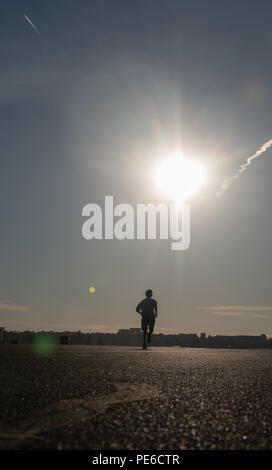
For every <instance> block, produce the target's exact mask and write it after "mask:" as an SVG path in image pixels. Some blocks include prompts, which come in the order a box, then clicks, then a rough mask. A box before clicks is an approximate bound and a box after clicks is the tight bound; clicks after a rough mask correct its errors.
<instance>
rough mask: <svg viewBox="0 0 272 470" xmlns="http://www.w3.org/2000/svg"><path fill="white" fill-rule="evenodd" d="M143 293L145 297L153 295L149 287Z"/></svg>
mask: <svg viewBox="0 0 272 470" xmlns="http://www.w3.org/2000/svg"><path fill="white" fill-rule="evenodd" d="M145 295H146V297H147V298H150V297H152V295H153V292H152V290H151V289H147V290H146V291H145Z"/></svg>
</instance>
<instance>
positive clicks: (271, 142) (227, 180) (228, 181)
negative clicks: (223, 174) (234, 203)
mask: <svg viewBox="0 0 272 470" xmlns="http://www.w3.org/2000/svg"><path fill="white" fill-rule="evenodd" d="M271 146H272V139H270V140H268V141H267V142H265V144H263V145H262V146H261V147H260V148H259V150H257V152H256V153H254V155H251V157H249V158H248V159H247V161H246V163H244V164H243V165H241V166H240V168H239V170H238V171H237V173H235V174H234V175H233V176H230V177H229V178H225V179H224V180H223V181H222V183H221V186H220V188H219V190H218V191H217V193H216V197H220V196H222V194H223V193H224V192H225V191H226V190H227V189H228V187H229V185H230V184H231V183H232V181H233V180H235V179H237V178H239V176H240V175H241V173H243V171H245V170H246V169H247V167H248V166H249V165H250V164H251V162H252V160H254V159H255V158H258V157H259V156H260V155H262V153H264V152H266V151H267V150H268V149H269V148H270V147H271Z"/></svg>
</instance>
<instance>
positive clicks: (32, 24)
mask: <svg viewBox="0 0 272 470" xmlns="http://www.w3.org/2000/svg"><path fill="white" fill-rule="evenodd" d="M24 17H25V19H26V21H27V22H28V23H29V24H30V26H31V27H32V28H33V29H34V30H35V31H36V33H40V31H39V30H38V28H37V26H35V25H34V23H32V21H31V20H30V19H29V18H28V16H26V15H24Z"/></svg>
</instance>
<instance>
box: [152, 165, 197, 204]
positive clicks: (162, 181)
mask: <svg viewBox="0 0 272 470" xmlns="http://www.w3.org/2000/svg"><path fill="white" fill-rule="evenodd" d="M204 176H205V175H204V170H203V167H202V165H200V164H199V163H197V162H194V161H192V160H187V159H184V158H182V157H180V156H173V157H170V158H168V159H167V160H165V161H164V162H162V163H161V164H160V166H159V167H158V171H157V174H156V179H157V184H158V187H159V189H160V190H161V191H162V192H163V193H164V194H166V195H167V196H169V197H170V198H171V199H173V200H174V201H175V202H176V203H183V202H184V201H185V200H186V199H187V198H188V197H190V196H192V195H193V194H195V193H196V192H197V191H198V189H199V188H200V187H201V186H202V184H203V183H204Z"/></svg>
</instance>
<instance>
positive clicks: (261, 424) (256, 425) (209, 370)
mask: <svg viewBox="0 0 272 470" xmlns="http://www.w3.org/2000/svg"><path fill="white" fill-rule="evenodd" d="M271 403H272V350H225V349H194V348H179V347H173V348H150V350H147V351H143V350H142V349H140V348H138V347H113V346H57V347H55V349H54V350H53V351H51V354H47V353H46V352H45V351H44V352H43V351H41V352H40V354H38V353H37V352H35V351H34V349H33V348H32V347H31V346H21V345H0V449H2V450H3V449H60V450H61V449H85V450H88V449H94V450H97V449H99V450H100V449H118V450H119V449H122V450H124V449H136V450H160V449H167V450H172V449H174V450H178V449H181V450H182V449H191V450H196V449H201V450H204V449H218V450H219V449H220V450H221V449H224V450H226V449H241V450H242V449H272V433H271V430H272V412H271V411H272V410H271Z"/></svg>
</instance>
